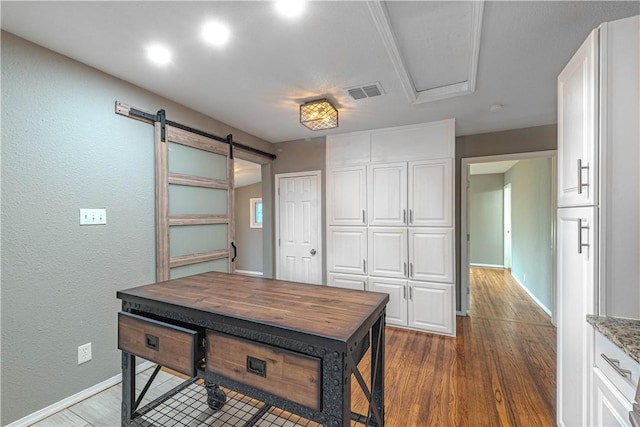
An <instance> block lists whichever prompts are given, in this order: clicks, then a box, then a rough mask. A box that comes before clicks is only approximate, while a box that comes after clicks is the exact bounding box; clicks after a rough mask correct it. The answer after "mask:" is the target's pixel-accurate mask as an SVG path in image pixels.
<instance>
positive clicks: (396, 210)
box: [326, 120, 455, 335]
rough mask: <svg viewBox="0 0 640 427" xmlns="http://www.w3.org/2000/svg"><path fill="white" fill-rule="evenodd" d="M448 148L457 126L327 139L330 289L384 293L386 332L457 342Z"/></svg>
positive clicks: (451, 155) (438, 125) (450, 153)
mask: <svg viewBox="0 0 640 427" xmlns="http://www.w3.org/2000/svg"><path fill="white" fill-rule="evenodd" d="M454 138H455V136H454V121H453V120H445V121H441V122H434V123H426V124H421V125H412V126H405V127H398V128H391V129H380V130H373V131H368V132H358V133H353V134H344V135H336V136H329V137H327V207H326V209H327V252H328V253H327V270H328V271H327V277H328V284H329V286H337V287H343V288H350V289H360V288H361V287H362V288H364V289H366V290H368V291H375V292H384V293H387V294H388V295H389V303H388V305H387V308H386V321H387V324H389V325H394V326H399V327H405V328H412V329H418V330H423V331H429V332H433V333H438V334H445V335H455V288H454V286H455V285H454V279H455V278H454V274H453V270H454V264H455V252H454V228H453V195H454V194H453V179H454V171H453V158H454ZM363 279H364V280H363Z"/></svg>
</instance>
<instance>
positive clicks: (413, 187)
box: [408, 159, 453, 227]
mask: <svg viewBox="0 0 640 427" xmlns="http://www.w3.org/2000/svg"><path fill="white" fill-rule="evenodd" d="M408 186H409V225H415V226H427V227H451V226H453V160H452V159H439V160H428V161H420V162H409V184H408Z"/></svg>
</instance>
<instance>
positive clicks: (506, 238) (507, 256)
mask: <svg viewBox="0 0 640 427" xmlns="http://www.w3.org/2000/svg"><path fill="white" fill-rule="evenodd" d="M507 189H508V190H509V191H508V194H509V203H508V204H507V203H506V202H507ZM507 218H509V221H507ZM507 224H509V227H507ZM502 226H503V227H502V229H503V231H502V240H503V250H502V252H503V253H502V266H503V267H504V268H511V183H508V184H505V185H504V187H503V190H502ZM507 242H508V243H509V244H507Z"/></svg>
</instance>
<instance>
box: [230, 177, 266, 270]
mask: <svg viewBox="0 0 640 427" xmlns="http://www.w3.org/2000/svg"><path fill="white" fill-rule="evenodd" d="M260 197H262V184H261V183H259V182H258V183H256V184H252V185H247V186H245V187H240V188H236V192H235V204H236V214H235V220H236V245H237V247H238V258H237V259H236V270H246V271H259V272H262V228H251V227H250V224H251V208H250V206H249V204H250V202H249V199H252V198H260Z"/></svg>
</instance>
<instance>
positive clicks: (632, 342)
mask: <svg viewBox="0 0 640 427" xmlns="http://www.w3.org/2000/svg"><path fill="white" fill-rule="evenodd" d="M587 322H589V323H590V324H591V325H593V327H594V328H596V329H597V330H598V331H600V332H601V333H602V335H604V336H605V337H607V338H609V339H610V340H611V342H613V343H614V344H615V345H617V346H618V347H620V348H621V349H622V350H623V351H624V352H625V353H627V354H628V355H629V356H631V357H632V358H633V359H634V360H635V361H636V362H638V363H640V320H636V319H623V318H620V317H610V316H594V315H587Z"/></svg>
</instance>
